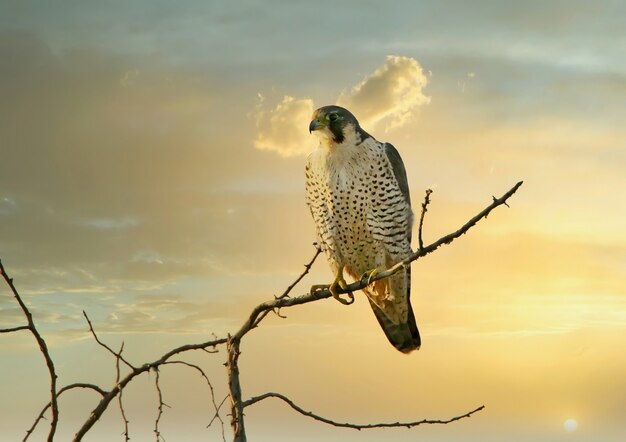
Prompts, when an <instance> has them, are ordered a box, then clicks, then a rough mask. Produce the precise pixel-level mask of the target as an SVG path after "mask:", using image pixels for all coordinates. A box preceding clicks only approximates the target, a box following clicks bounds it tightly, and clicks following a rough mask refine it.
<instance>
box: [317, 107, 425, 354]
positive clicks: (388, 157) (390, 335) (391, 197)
mask: <svg viewBox="0 0 626 442" xmlns="http://www.w3.org/2000/svg"><path fill="white" fill-rule="evenodd" d="M309 132H310V133H314V134H315V135H317V136H318V138H319V146H318V147H317V148H316V149H315V150H314V151H313V153H311V154H310V155H309V157H308V160H307V164H306V168H305V176H306V203H307V205H308V206H309V209H310V210H311V215H312V216H313V220H314V221H315V225H316V227H317V236H318V239H319V244H320V245H321V247H322V249H323V250H324V252H325V254H326V257H327V258H328V263H329V265H330V267H331V270H332V271H333V273H334V281H333V282H332V284H330V285H323V286H320V285H316V286H313V287H311V291H312V292H313V291H316V290H320V289H322V288H324V289H325V288H327V289H328V290H329V291H330V293H331V294H332V295H333V298H335V299H337V300H338V301H340V302H341V303H343V304H351V303H352V302H353V301H354V296H353V294H352V293H348V294H347V296H348V298H347V299H344V298H342V297H341V296H339V294H338V292H339V290H340V288H341V289H345V288H346V287H347V283H346V281H345V279H344V276H343V275H344V271H345V272H346V273H347V274H348V275H349V276H351V277H352V278H354V279H360V280H361V281H364V282H366V283H367V286H366V287H365V288H364V289H363V292H365V294H366V295H367V299H368V300H369V303H370V305H371V307H372V310H373V311H374V315H375V316H376V319H377V320H378V323H379V324H380V326H381V327H382V329H383V331H384V332H385V335H386V336H387V339H388V340H389V342H390V343H391V344H392V345H393V346H394V347H395V348H397V349H398V350H400V351H401V352H403V353H409V352H411V351H412V350H415V349H418V348H419V346H420V335H419V331H418V330H417V325H416V323H415V316H414V314H413V309H412V308H411V302H410V293H411V268H410V267H405V268H404V269H402V270H401V271H399V272H398V273H395V274H394V275H392V276H390V277H389V278H383V279H380V280H376V281H373V282H371V283H370V281H371V278H372V277H373V276H374V275H375V274H376V273H377V272H379V271H383V270H385V269H388V268H390V267H391V266H393V265H394V264H396V263H398V262H399V261H401V260H403V259H405V258H406V257H408V256H409V255H410V254H411V253H412V250H411V230H412V227H413V212H412V211H411V198H410V195H409V185H408V182H407V177H406V170H405V168H404V164H403V162H402V159H401V158H400V154H399V153H398V151H397V150H396V148H395V147H393V146H392V145H391V144H389V143H381V142H379V141H377V140H376V139H375V138H374V137H372V136H371V135H370V134H368V133H367V132H365V131H364V130H363V129H362V128H361V126H360V125H359V122H358V121H357V119H356V118H355V117H354V115H352V113H350V111H348V110H347V109H344V108H342V107H339V106H324V107H321V108H319V109H317V110H316V111H315V112H314V113H313V119H312V121H311V123H310V125H309Z"/></svg>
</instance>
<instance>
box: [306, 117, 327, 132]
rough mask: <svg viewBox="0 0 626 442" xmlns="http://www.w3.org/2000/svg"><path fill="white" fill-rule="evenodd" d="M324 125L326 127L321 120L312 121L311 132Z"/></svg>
mask: <svg viewBox="0 0 626 442" xmlns="http://www.w3.org/2000/svg"><path fill="white" fill-rule="evenodd" d="M322 127H324V125H323V124H322V123H320V121H319V120H317V119H315V120H313V121H311V124H309V133H311V132H313V131H314V130H318V129H321V128H322Z"/></svg>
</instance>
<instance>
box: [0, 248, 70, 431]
mask: <svg viewBox="0 0 626 442" xmlns="http://www.w3.org/2000/svg"><path fill="white" fill-rule="evenodd" d="M0 274H2V277H3V278H4V280H5V281H6V283H7V284H8V286H9V287H10V288H11V292H12V293H13V297H14V298H15V300H16V301H17V303H18V304H19V305H20V308H21V309H22V312H23V313H24V316H25V317H26V321H27V323H28V326H27V328H28V330H30V332H31V333H32V335H33V336H34V337H35V340H36V341H37V344H38V345H39V350H40V351H41V354H42V355H43V357H44V359H45V361H46V366H47V367H48V373H49V375H50V407H51V410H52V419H51V420H50V431H49V432H48V442H52V441H53V440H54V434H55V432H56V429H57V425H58V422H59V405H58V402H57V396H58V392H57V374H56V370H55V368H54V362H53V361H52V357H51V356H50V352H49V351H48V345H47V344H46V341H45V340H44V339H43V337H42V336H41V334H40V333H39V331H38V330H37V327H36V326H35V322H34V321H33V315H32V314H31V313H30V310H28V307H26V304H24V301H22V298H21V296H20V294H19V293H18V292H17V289H16V288H15V285H13V278H9V275H7V272H6V270H5V269H4V266H3V265H2V260H0ZM16 329H17V330H24V328H23V327H17V328H16ZM17 330H15V331H17Z"/></svg>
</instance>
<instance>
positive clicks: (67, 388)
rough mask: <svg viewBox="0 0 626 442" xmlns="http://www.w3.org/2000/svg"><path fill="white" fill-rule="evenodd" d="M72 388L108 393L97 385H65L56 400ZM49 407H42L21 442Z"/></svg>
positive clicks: (102, 393) (101, 394) (33, 429)
mask: <svg viewBox="0 0 626 442" xmlns="http://www.w3.org/2000/svg"><path fill="white" fill-rule="evenodd" d="M74 388H85V389H88V390H93V391H95V392H97V393H99V394H100V396H106V395H107V394H108V391H104V390H103V389H102V388H100V387H98V386H97V385H94V384H87V383H81V382H78V383H75V384H70V385H66V386H65V387H63V388H61V389H60V390H59V391H58V392H57V398H59V397H60V396H61V394H63V393H64V392H66V391H68V390H72V389H74ZM50 406H51V404H50V402H48V403H47V404H46V405H45V406H44V407H43V409H42V410H41V412H40V413H39V416H37V418H36V419H35V422H33V425H31V427H30V428H29V429H28V430H27V431H26V436H24V439H22V442H25V441H27V440H28V438H29V437H30V435H31V434H32V433H33V431H35V428H36V427H37V424H38V423H39V421H40V420H42V419H43V418H44V415H45V414H46V411H48V409H49V408H50Z"/></svg>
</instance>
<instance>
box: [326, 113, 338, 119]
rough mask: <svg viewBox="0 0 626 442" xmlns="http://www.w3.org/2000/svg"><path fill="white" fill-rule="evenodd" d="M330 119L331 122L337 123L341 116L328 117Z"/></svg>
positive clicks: (332, 115)
mask: <svg viewBox="0 0 626 442" xmlns="http://www.w3.org/2000/svg"><path fill="white" fill-rule="evenodd" d="M328 119H329V120H330V121H337V120H338V119H339V115H337V114H330V115H329V116H328Z"/></svg>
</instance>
